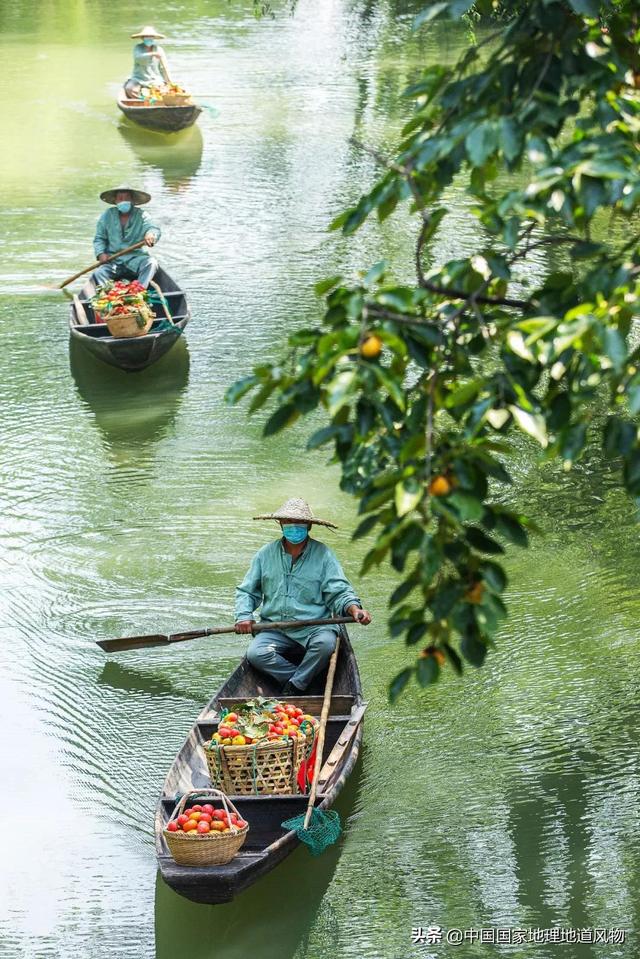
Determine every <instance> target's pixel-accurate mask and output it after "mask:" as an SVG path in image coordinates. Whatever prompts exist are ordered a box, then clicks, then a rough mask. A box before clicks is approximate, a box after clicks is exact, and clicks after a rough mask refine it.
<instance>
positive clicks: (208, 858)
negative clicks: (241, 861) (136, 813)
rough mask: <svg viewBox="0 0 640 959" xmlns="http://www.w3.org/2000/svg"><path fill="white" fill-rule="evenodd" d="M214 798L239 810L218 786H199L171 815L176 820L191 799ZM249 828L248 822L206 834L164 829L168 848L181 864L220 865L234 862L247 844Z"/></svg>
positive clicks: (228, 810) (184, 798)
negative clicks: (234, 858) (235, 857)
mask: <svg viewBox="0 0 640 959" xmlns="http://www.w3.org/2000/svg"><path fill="white" fill-rule="evenodd" d="M211 800H219V801H220V802H222V805H223V808H224V810H225V812H227V813H232V812H234V813H236V814H237V815H239V813H238V810H237V809H236V807H235V806H234V805H233V803H232V802H231V800H230V799H229V798H227V796H225V794H224V793H223V792H222V791H221V790H219V789H197V790H192V791H191V792H188V793H185V794H184V796H183V797H182V799H181V800H180V802H179V803H178V805H177V806H176V808H175V809H174V811H173V814H172V815H171V818H170V819H169V822H173V821H174V820H176V819H177V818H178V816H180V815H181V814H182V812H183V811H184V810H185V809H186V808H187V806H188V805H190V804H191V803H195V802H199V801H205V802H209V801H211ZM248 832H249V825H248V824H247V825H246V826H245V827H244V828H243V829H238V828H237V827H236V826H232V827H231V832H225V833H221V832H208V833H205V834H204V835H201V834H200V833H198V834H197V835H195V836H194V834H193V832H169V830H168V829H166V828H165V829H164V830H163V835H164V838H165V842H166V843H167V846H168V847H169V852H170V853H171V855H172V856H173V858H174V859H175V861H176V862H177V863H178V865H179V866H221V865H223V864H224V863H226V862H231V860H232V859H233V857H234V856H235V855H236V853H237V852H238V850H239V849H241V847H242V846H243V845H244V841H245V839H246V838H247V833H248Z"/></svg>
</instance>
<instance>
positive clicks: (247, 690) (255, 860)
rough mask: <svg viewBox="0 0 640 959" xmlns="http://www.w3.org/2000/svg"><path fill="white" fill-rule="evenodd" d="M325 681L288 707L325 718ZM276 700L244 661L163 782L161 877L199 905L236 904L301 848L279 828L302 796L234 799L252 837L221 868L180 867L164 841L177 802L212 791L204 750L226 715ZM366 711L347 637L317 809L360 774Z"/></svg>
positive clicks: (302, 803) (271, 687)
mask: <svg viewBox="0 0 640 959" xmlns="http://www.w3.org/2000/svg"><path fill="white" fill-rule="evenodd" d="M324 681H325V676H324V675H322V676H320V677H318V678H317V679H316V681H314V684H313V685H312V686H311V687H310V689H309V690H308V691H307V694H306V695H304V696H292V697H288V699H287V701H288V702H292V703H294V704H295V705H298V706H300V707H302V709H304V711H305V712H308V713H310V714H311V715H317V716H319V715H320V710H321V708H322V698H323V696H322V692H323V687H324ZM277 695H278V690H277V686H276V685H275V683H274V682H273V681H272V680H271V679H270V678H269V677H267V676H264V675H263V674H261V673H258V672H257V671H256V670H254V669H253V667H252V666H251V665H250V664H249V663H248V661H247V660H246V659H243V661H242V662H241V664H240V665H239V666H238V668H237V669H236V670H235V671H234V672H233V673H232V674H231V676H230V677H229V679H228V680H227V681H226V682H225V683H224V684H223V686H222V687H221V688H220V689H219V690H218V692H217V693H216V694H215V696H214V697H213V699H212V700H211V701H210V702H209V703H208V704H207V706H205V708H204V709H203V710H202V712H201V713H200V715H199V716H198V718H197V719H196V721H195V723H194V725H193V727H192V729H191V731H190V733H189V736H188V737H187V740H186V742H185V744H184V745H183V747H182V749H181V750H180V752H179V753H178V755H177V757H176V759H175V761H174V763H173V766H172V767H171V769H170V771H169V775H168V776H167V778H166V780H165V783H164V786H163V788H162V794H161V796H160V800H159V802H158V806H157V809H156V822H155V832H156V854H157V857H158V865H159V868H160V874H161V875H162V878H163V879H164V881H165V882H166V883H167V884H168V885H169V886H171V888H172V889H174V890H175V891H176V892H178V893H180V895H181V896H185V897H186V898H187V899H191V900H192V901H193V902H202V903H221V902H229V901H231V900H232V899H233V898H234V896H236V895H238V893H240V892H242V890H243V889H246V888H247V887H248V886H250V885H251V884H252V883H254V882H255V881H256V880H257V879H259V878H260V877H261V876H263V875H265V873H268V872H269V871H270V870H271V869H273V868H274V866H277V865H278V863H279V862H281V861H282V860H283V859H284V858H285V857H286V856H288V855H289V853H290V852H292V851H293V850H294V849H295V848H296V846H297V845H298V844H299V840H298V839H297V836H296V834H295V833H294V832H290V831H287V830H285V829H283V828H282V826H281V823H282V822H283V821H284V820H286V819H289V818H291V817H292V816H297V815H299V814H300V813H303V812H304V811H305V809H306V806H307V797H305V796H304V795H297V796H285V795H273V796H232V797H231V798H232V799H233V802H234V804H235V805H236V806H237V807H238V811H239V812H240V814H241V815H242V816H243V817H244V818H245V819H246V820H247V821H248V823H249V833H248V835H247V840H246V842H245V844H244V846H243V847H242V849H241V850H240V852H239V853H238V854H237V855H236V857H235V859H232V861H231V862H230V863H227V864H226V865H223V866H208V867H200V866H178V865H177V864H176V863H175V862H174V860H173V859H172V857H171V855H170V853H169V850H168V848H167V845H166V843H165V840H164V835H163V830H164V828H165V826H166V823H167V822H168V820H169V817H170V816H171V813H172V812H173V810H174V809H175V806H176V802H177V801H178V799H179V798H180V797H181V796H182V795H184V793H185V792H187V791H188V790H191V789H200V788H202V787H207V786H210V785H211V780H210V778H209V774H208V771H207V764H206V759H205V756H204V750H203V748H202V747H203V743H205V742H206V741H207V740H209V739H210V738H211V735H212V733H213V732H215V730H216V727H217V724H218V719H219V712H220V709H221V708H222V707H227V708H233V706H235V705H237V704H238V703H241V702H244V701H245V700H246V699H249V698H251V697H253V696H277ZM365 708H366V703H364V702H363V699H362V688H361V685H360V674H359V672H358V665H357V663H356V659H355V655H354V652H353V649H352V647H351V643H350V642H349V637H348V636H347V634H346V631H345V632H343V634H342V640H341V643H340V652H339V654H338V665H337V669H336V676H335V680H334V687H333V696H332V698H331V709H330V712H329V719H328V722H327V732H326V741H325V749H324V755H323V758H322V766H321V769H320V780H319V783H318V794H317V797H316V806H318V807H319V808H321V809H329V808H330V807H331V806H332V805H333V803H334V801H335V799H336V797H337V796H338V795H339V793H340V792H341V791H342V788H343V786H344V784H345V782H346V781H347V777H348V776H349V774H350V773H351V771H352V770H353V767H354V766H355V763H356V760H357V758H358V753H359V751H360V744H361V742H362V732H363V718H364V711H365Z"/></svg>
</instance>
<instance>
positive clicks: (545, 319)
mask: <svg viewBox="0 0 640 959" xmlns="http://www.w3.org/2000/svg"><path fill="white" fill-rule="evenodd" d="M470 6H471V5H470V4H469V3H467V2H465V0H452V2H446V0H443V2H438V3H431V4H429V5H428V6H426V7H425V8H424V11H423V12H422V13H421V14H420V15H419V16H418V17H417V19H416V28H417V29H425V28H427V24H428V23H429V22H430V21H432V20H434V19H435V18H456V17H460V16H462V15H466V14H468V13H469V10H470ZM494 7H495V8H496V9H495V10H494ZM471 12H472V13H475V15H476V16H477V17H479V18H481V19H480V22H481V23H482V25H483V29H482V30H481V31H480V32H481V35H482V38H483V39H482V41H477V40H476V41H474V42H472V43H471V45H470V46H469V48H468V49H467V50H466V51H465V52H464V53H463V55H462V56H461V57H460V58H459V59H458V61H457V62H456V63H455V64H454V65H453V66H445V65H441V64H435V65H431V66H429V67H427V68H426V69H425V70H424V72H423V73H422V75H421V76H420V78H419V79H418V80H417V82H415V83H413V84H412V85H411V86H410V87H409V88H408V89H407V90H405V92H404V96H405V97H406V98H407V101H408V102H410V101H412V102H413V112H412V115H411V116H410V118H409V119H408V122H407V123H406V126H405V127H404V131H403V139H402V141H401V142H400V143H399V144H398V145H397V149H396V150H395V152H394V154H393V155H390V156H387V155H381V154H379V153H378V152H377V150H376V149H375V145H360V146H361V148H362V149H367V150H369V151H370V152H371V153H373V155H374V156H375V157H376V158H377V160H378V162H379V164H380V178H379V179H378V181H377V182H376V183H375V184H374V186H373V188H372V189H370V190H369V191H368V192H367V193H366V194H364V195H363V196H362V197H361V198H360V199H359V200H358V202H357V203H356V205H355V206H354V207H352V208H351V209H348V210H347V211H345V212H344V213H343V214H342V215H341V216H339V217H338V219H337V220H335V221H334V223H333V224H332V229H334V230H337V229H340V230H342V232H343V233H344V234H346V235H349V234H352V233H354V232H355V231H356V230H357V229H358V228H359V227H360V226H361V224H363V223H364V222H365V220H366V219H367V218H368V217H370V216H377V217H378V219H379V220H384V219H386V218H387V217H389V216H391V214H392V213H393V211H394V210H395V209H396V207H398V206H399V205H400V204H408V205H409V207H410V209H411V211H412V212H413V214H414V215H415V219H416V244H415V280H414V282H412V283H410V284H406V283H402V284H401V283H398V282H395V281H394V280H393V278H392V277H391V276H390V275H389V274H388V270H387V267H386V265H385V263H384V262H379V263H376V264H374V265H373V266H371V267H370V268H369V269H367V270H366V271H365V269H364V267H365V265H364V264H363V272H362V274H361V275H360V276H359V278H358V280H357V282H349V281H347V280H345V279H343V278H342V277H332V278H330V279H328V280H326V281H322V282H319V283H318V284H317V286H316V291H317V293H318V295H320V296H322V297H324V298H325V300H326V311H325V313H324V317H323V320H322V323H321V325H320V326H318V328H316V329H302V330H298V331H297V332H295V333H293V335H292V336H291V337H290V338H289V347H290V348H289V351H288V355H287V357H286V360H285V361H284V362H283V361H282V359H281V360H280V361H279V362H277V363H272V364H265V365H262V366H259V367H257V368H256V369H255V370H254V372H253V373H252V374H251V375H250V376H247V377H245V378H244V379H242V380H240V381H239V382H238V383H236V384H235V385H234V386H232V387H231V388H230V390H229V393H228V398H229V401H230V402H234V403H235V402H237V401H238V400H239V399H240V398H241V397H242V396H244V395H245V394H247V393H250V392H252V393H254V396H253V399H252V402H251V405H250V410H251V411H252V412H254V411H256V410H258V409H260V408H261V407H262V406H263V405H264V404H265V403H267V402H268V401H274V400H275V401H276V408H275V410H274V411H273V412H272V414H271V415H270V417H269V419H268V420H267V423H266V426H265V429H264V433H265V435H266V436H268V435H270V434H273V433H275V432H277V431H279V430H281V429H283V428H284V427H286V426H288V425H289V424H291V423H293V422H295V421H296V420H297V419H299V418H300V417H302V416H304V415H305V414H308V413H310V412H311V411H313V410H316V409H317V408H321V409H322V410H324V411H326V415H327V417H328V423H327V425H326V426H324V427H323V428H322V429H320V430H318V431H317V432H315V433H314V434H313V435H312V436H311V438H310V439H309V447H310V448H316V447H320V446H323V445H325V444H333V447H334V450H335V457H336V459H337V460H338V461H339V463H340V465H341V471H342V478H341V485H342V487H343V489H345V490H347V491H349V492H350V493H352V494H353V495H354V496H355V497H357V498H358V500H359V511H360V513H361V515H362V517H363V518H362V521H361V523H360V525H359V526H358V528H357V529H356V531H355V533H354V537H356V538H357V537H362V536H365V535H367V534H372V535H375V539H374V541H373V545H372V547H371V549H370V550H369V552H368V553H367V555H366V557H365V560H364V564H363V569H362V572H363V573H366V572H367V571H368V570H369V569H371V567H372V566H375V565H377V564H380V563H381V562H382V561H383V560H385V559H387V558H388V559H389V560H390V562H391V565H392V566H393V568H394V569H396V570H397V571H399V572H400V573H401V574H402V577H403V578H402V580H401V582H400V585H399V586H398V587H397V589H396V590H395V592H394V593H393V595H392V596H391V600H390V607H391V613H390V619H389V629H390V632H391V634H392V635H393V636H397V637H404V639H405V641H406V642H407V643H408V644H410V645H414V644H419V648H420V650H421V652H420V654H419V655H418V656H417V658H416V661H415V665H414V666H413V667H408V668H406V669H403V670H402V672H401V673H400V674H399V675H398V676H396V677H395V678H394V679H393V681H392V682H391V685H390V695H391V698H392V699H394V698H395V697H396V696H397V695H398V694H399V693H400V692H401V691H402V689H403V688H404V687H405V686H406V684H407V683H408V682H409V680H410V679H411V677H412V676H413V675H415V677H416V678H417V681H418V682H419V683H420V684H421V685H423V686H426V685H428V684H430V683H433V682H435V681H436V680H437V679H438V676H439V673H440V669H441V665H442V663H443V662H445V660H444V658H443V657H446V660H448V662H449V663H450V665H451V667H453V669H454V670H456V671H457V672H459V673H460V672H462V670H463V665H464V663H465V661H466V662H467V663H471V664H473V665H474V666H480V665H481V664H482V663H483V662H484V660H485V655H486V652H487V648H488V647H489V646H491V645H492V643H493V637H494V635H495V633H496V631H497V629H498V627H499V624H500V622H501V620H503V618H504V617H505V616H506V609H505V606H504V604H503V601H502V598H501V596H502V593H503V591H504V589H505V586H506V584H507V577H506V575H505V571H504V569H503V566H502V564H501V563H500V562H499V561H498V559H497V557H500V556H501V555H502V554H503V553H504V544H505V543H512V544H515V545H517V546H520V547H526V546H527V544H528V533H529V531H530V529H531V526H532V524H531V523H530V521H529V520H528V519H527V517H526V516H524V515H521V514H520V513H519V512H517V511H515V510H512V509H509V508H507V507H506V506H505V505H504V497H503V496H502V497H501V495H500V492H501V484H509V483H511V482H512V477H511V473H510V460H511V457H512V449H511V446H510V444H509V437H510V434H512V433H513V431H522V432H524V433H526V434H528V435H529V436H530V437H532V438H533V440H535V441H536V443H538V444H539V445H540V447H542V448H543V449H544V451H545V456H546V458H547V459H553V458H555V459H558V460H560V461H562V462H563V463H564V465H565V467H566V468H570V466H571V464H572V463H574V462H575V461H576V460H577V459H578V458H579V457H580V456H581V455H583V453H584V451H585V449H587V447H588V445H589V444H598V445H600V446H602V447H603V449H604V454H605V455H606V456H607V457H609V458H611V459H612V460H613V461H615V462H614V465H619V468H620V478H621V482H622V484H624V486H625V487H626V489H627V490H628V492H629V493H630V494H631V496H632V497H634V498H635V499H636V500H637V502H638V503H640V443H639V438H638V418H637V417H638V413H639V412H640V365H639V359H640V347H639V346H638V338H637V337H635V338H634V337H633V336H632V335H631V328H632V320H633V316H634V313H635V312H636V310H637V302H638V293H639V275H640V217H639V213H638V207H639V205H640V152H639V146H640V54H639V51H640V14H639V12H638V8H637V5H636V4H635V3H633V2H611V3H597V2H595V0H533V2H527V3H524V2H520V3H500V4H499V9H498V4H494V3H491V2H482V3H478V4H475V5H474V6H473V10H472V11H471ZM492 18H494V20H493V23H491V20H492ZM484 27H486V29H484ZM505 173H506V174H508V175H506V176H505ZM454 179H457V181H458V182H459V181H461V180H462V182H464V183H466V187H467V190H468V191H469V193H470V194H471V195H472V196H473V198H474V213H475V216H476V217H477V218H478V220H479V223H480V224H481V228H480V229H479V230H478V236H479V239H478V248H477V251H476V252H475V253H474V255H472V256H468V257H464V258H461V259H456V260H450V261H448V262H445V263H440V264H435V265H433V264H434V254H433V247H434V239H435V238H436V237H437V235H438V232H439V231H440V230H443V229H446V224H447V216H448V210H447V209H446V207H445V206H444V204H443V195H444V192H445V191H446V190H447V189H448V188H449V187H450V185H451V183H452V181H453V180H454ZM612 219H613V220H614V221H621V222H623V223H624V224H625V226H624V230H620V229H616V230H611V229H610V225H611V221H612ZM620 236H622V237H623V238H622V239H616V238H619V237H620ZM544 248H548V249H549V250H551V249H553V250H554V251H556V252H557V251H558V250H562V251H565V252H564V254H563V259H564V262H565V263H566V264H567V268H566V269H562V270H559V269H557V267H555V266H554V265H553V263H554V261H556V260H557V256H549V257H548V258H546V259H547V265H546V266H545V264H544V260H543V259H542V258H541V257H540V251H541V250H543V249H544ZM534 254H536V270H535V272H529V270H528V266H529V263H530V262H531V258H532V255H534ZM428 264H432V265H430V266H428ZM541 271H542V275H541ZM527 281H528V282H527ZM372 337H375V338H376V339H374V340H372ZM378 343H379V344H380V345H381V347H382V349H379V348H378ZM372 344H373V345H372ZM374 346H375V349H374V348H373V347H374ZM596 399H597V403H596ZM598 404H599V406H600V407H602V406H604V407H605V410H606V416H604V417H602V416H598V415H595V410H596V408H597V406H598Z"/></svg>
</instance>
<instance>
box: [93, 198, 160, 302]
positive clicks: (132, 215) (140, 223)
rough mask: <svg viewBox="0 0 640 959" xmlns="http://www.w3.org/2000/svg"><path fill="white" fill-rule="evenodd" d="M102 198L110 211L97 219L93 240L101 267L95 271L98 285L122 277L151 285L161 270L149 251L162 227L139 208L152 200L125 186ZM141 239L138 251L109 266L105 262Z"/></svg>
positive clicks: (119, 258) (94, 276) (144, 284)
mask: <svg viewBox="0 0 640 959" xmlns="http://www.w3.org/2000/svg"><path fill="white" fill-rule="evenodd" d="M100 199H101V200H104V202H105V203H108V204H109V209H108V210H105V211H104V213H103V214H102V216H101V217H100V219H99V220H98V223H97V226H96V235H95V237H94V238H93V249H94V250H95V254H96V259H97V260H99V261H100V263H101V264H102V266H99V267H98V269H97V270H94V272H93V280H94V282H95V284H96V286H102V284H103V283H107V282H108V281H109V280H116V279H120V278H122V277H126V278H127V279H131V280H134V279H137V280H138V281H139V282H140V283H142V285H143V286H148V285H149V281H150V280H151V279H152V278H153V274H154V273H155V272H156V270H157V269H158V261H157V260H155V259H154V258H153V257H151V256H149V249H148V248H149V247H151V246H154V245H155V243H156V242H157V241H158V240H159V239H160V227H159V226H158V225H157V224H156V223H154V222H153V221H152V220H151V217H150V216H149V215H148V214H147V213H144V212H143V211H142V210H140V209H139V207H140V206H142V204H144V203H148V202H149V200H150V199H151V197H150V196H149V194H148V193H145V192H144V190H134V189H133V188H132V187H130V186H127V185H123V186H117V187H116V188H115V189H113V190H105V191H104V193H101V194H100ZM141 240H144V242H145V246H143V247H140V249H139V250H134V251H133V252H132V253H127V254H126V255H125V256H119V257H118V258H117V259H115V260H112V261H111V262H110V263H106V262H105V261H106V260H108V258H109V256H111V254H113V253H117V252H118V250H123V249H125V247H128V246H133V245H134V244H135V243H139V242H140V241H141Z"/></svg>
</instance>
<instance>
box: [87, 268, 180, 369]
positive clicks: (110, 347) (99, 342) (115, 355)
mask: <svg viewBox="0 0 640 959" xmlns="http://www.w3.org/2000/svg"><path fill="white" fill-rule="evenodd" d="M154 282H155V283H157V284H158V286H159V287H160V289H161V290H162V292H163V294H164V295H165V298H166V302H167V304H168V307H169V312H170V314H171V317H172V320H173V326H172V327H171V328H169V329H167V328H166V323H162V322H158V321H161V320H162V318H163V317H164V312H163V310H162V307H161V306H160V305H159V304H155V306H154V310H155V313H156V321H154V324H153V326H152V328H151V330H150V332H149V333H146V334H145V335H144V336H134V337H126V338H125V337H114V336H111V335H110V334H109V330H108V329H107V327H106V325H105V324H104V323H95V322H93V321H94V319H95V317H94V315H93V310H92V308H91V305H90V302H89V301H90V300H91V297H92V296H93V295H94V293H95V285H94V283H93V281H92V280H90V281H89V282H88V283H87V284H85V286H84V287H83V288H82V291H81V293H80V297H79V298H78V302H76V300H75V299H74V301H73V302H72V304H71V306H70V311H69V335H70V338H71V340H73V341H75V342H77V343H78V344H79V345H80V346H82V348H83V349H85V350H86V351H87V352H89V353H91V354H92V356H95V357H96V359H98V360H101V361H102V362H103V363H107V364H108V365H109V366H115V367H117V369H120V370H124V371H126V372H128V373H135V372H138V371H140V370H144V369H146V368H147V367H148V366H151V365H152V364H153V363H156V362H157V361H158V360H159V359H161V357H163V356H165V355H166V354H167V353H168V352H169V350H170V349H171V348H172V346H174V344H175V343H176V342H177V340H178V339H179V338H180V336H181V335H182V333H183V332H184V329H185V327H186V325H187V323H188V322H189V319H190V313H189V309H188V306H187V301H186V297H185V295H184V293H183V292H182V290H180V288H179V287H178V286H177V285H176V284H175V283H174V281H173V280H172V279H171V277H170V276H169V275H168V273H165V271H164V270H163V269H161V268H159V269H158V270H157V271H156V274H155V276H154ZM82 314H84V316H83V315H82ZM85 320H86V321H88V322H84V321H85Z"/></svg>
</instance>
